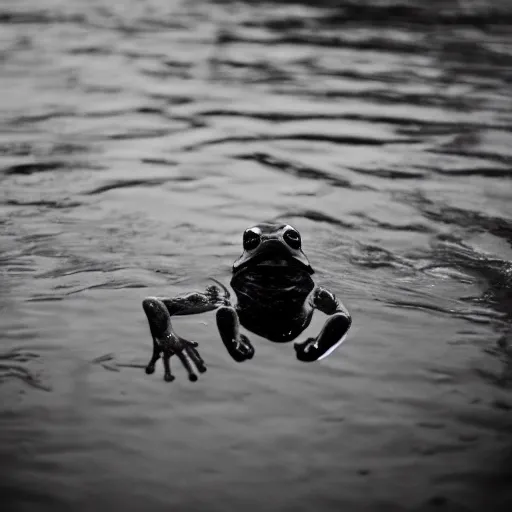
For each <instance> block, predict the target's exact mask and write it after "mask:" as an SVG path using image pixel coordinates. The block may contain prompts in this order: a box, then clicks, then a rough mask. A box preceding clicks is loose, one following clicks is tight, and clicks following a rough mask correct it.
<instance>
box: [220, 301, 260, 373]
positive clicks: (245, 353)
mask: <svg viewBox="0 0 512 512" xmlns="http://www.w3.org/2000/svg"><path fill="white" fill-rule="evenodd" d="M217 327H218V329H219V333H220V337H221V339H222V342H223V343H224V345H225V347H226V349H227V351H228V353H229V355H230V356H231V357H232V358H233V359H234V360H235V361H236V362H237V363H241V362H243V361H246V360H247V359H252V357H253V356H254V347H253V346H252V345H251V342H250V341H249V339H248V338H247V336H245V335H244V334H241V333H240V323H239V320H238V314H237V312H236V311H235V308H233V307H231V306H223V307H220V308H219V309H218V310H217Z"/></svg>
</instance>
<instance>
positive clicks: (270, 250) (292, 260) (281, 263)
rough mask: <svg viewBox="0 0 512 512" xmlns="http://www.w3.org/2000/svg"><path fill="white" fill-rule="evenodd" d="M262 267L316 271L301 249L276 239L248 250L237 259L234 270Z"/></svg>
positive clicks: (311, 272)
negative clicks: (293, 247)
mask: <svg viewBox="0 0 512 512" xmlns="http://www.w3.org/2000/svg"><path fill="white" fill-rule="evenodd" d="M249 267H250V268H261V269H269V270H271V269H285V268H286V269H288V268H296V269H298V270H303V271H306V272H308V273H309V274H313V273H314V271H313V269H312V268H311V265H310V264H309V261H308V259H307V258H306V256H305V255H304V253H303V252H302V251H301V250H300V249H299V250H296V249H291V248H289V247H288V246H286V245H285V244H283V243H280V242H279V241H276V240H268V241H265V242H263V244H262V245H261V246H259V247H258V248H256V249H255V250H253V251H250V252H248V251H246V252H244V254H242V256H241V257H240V258H239V259H238V260H237V261H235V264H234V265H233V271H234V272H239V271H241V270H243V269H245V268H249Z"/></svg>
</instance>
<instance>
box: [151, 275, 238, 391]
mask: <svg viewBox="0 0 512 512" xmlns="http://www.w3.org/2000/svg"><path fill="white" fill-rule="evenodd" d="M219 284H220V283H219ZM221 286H222V285H221ZM227 304H230V302H229V292H228V291H227V290H226V288H224V287H223V286H222V287H219V286H216V285H212V286H208V287H207V288H206V291H205V292H204V293H201V292H193V293H188V294H185V295H179V296H177V297H174V298H159V297H148V298H146V299H144V300H143V302H142V307H143V309H144V312H145V313H146V316H147V318H148V322H149V328H150V331H151V336H152V338H153V354H152V356H151V359H150V361H149V363H148V365H147V366H146V373H148V374H150V373H153V372H154V371H155V363H156V362H157V361H158V359H160V356H162V360H163V364H164V379H165V380H166V381H168V382H170V381H172V380H174V376H173V375H172V373H171V368H170V358H171V356H173V355H176V357H178V359H180V361H181V363H182V364H183V366H184V367H185V369H186V370H187V372H188V376H189V379H190V380H191V381H196V380H197V375H196V374H195V372H194V369H193V366H192V363H193V364H194V365H195V366H196V368H197V370H198V371H199V372H200V373H204V372H205V371H206V365H205V364H204V361H203V359H202V358H201V356H200V355H199V352H198V351H197V348H196V347H197V343H195V342H191V341H188V340H186V339H184V338H182V337H180V336H178V335H177V334H176V333H175V332H174V330H173V328H172V324H171V316H173V315H193V314H197V313H205V312H207V311H212V310H214V309H217V308H218V307H219V306H224V305H227Z"/></svg>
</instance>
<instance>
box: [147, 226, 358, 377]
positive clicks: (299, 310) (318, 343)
mask: <svg viewBox="0 0 512 512" xmlns="http://www.w3.org/2000/svg"><path fill="white" fill-rule="evenodd" d="M313 273H314V271H313V269H312V268H311V265H310V264H309V261H308V259H307V257H306V256H305V254H304V253H303V252H302V242H301V237H300V234H299V232H298V231H297V230H296V229H295V228H293V227H292V226H290V225H288V224H271V223H263V224H258V225H256V226H253V227H251V228H249V229H247V230H245V232H244V235H243V253H242V255H241V256H240V257H239V258H238V259H237V260H236V261H235V263H234V264H233V277H232V279H231V287H232V288H233V290H234V291H235V294H236V299H237V301H236V304H235V305H232V303H231V297H230V294H229V292H228V290H227V289H226V288H225V287H224V286H223V285H222V284H221V283H219V282H218V281H216V280H214V279H212V280H213V281H215V283H216V284H214V285H211V286H208V287H207V288H206V290H205V291H204V292H192V293H188V294H185V295H179V296H176V297H174V298H157V297H148V298H146V299H144V301H143V303H142V305H143V308H144V311H145V313H146V315H147V318H148V321H149V327H150V331H151V335H152V337H153V355H152V357H151V360H150V361H149V363H148V365H147V367H146V373H148V374H150V373H153V372H154V371H155V363H156V362H157V361H158V359H160V356H162V360H163V364H164V379H165V380H166V381H168V382H170V381H172V380H174V376H173V375H172V373H171V370H170V364H169V360H170V357H171V356H173V355H176V357H178V358H179V359H180V361H181V363H182V364H183V366H184V367H185V369H186V370H187V372H188V375H189V379H190V380H191V381H196V380H197V375H196V373H195V371H194V369H193V365H194V366H195V367H196V368H197V371H198V372H199V373H203V372H205V371H206V366H205V363H204V361H203V359H202V357H201V356H200V354H199V352H198V350H197V346H198V345H197V343H195V342H191V341H188V340H186V339H184V338H182V337H181V336H179V335H177V334H176V333H175V332H174V330H173V328H172V325H171V317H172V316H173V315H193V314H196V313H204V312H207V311H212V310H217V312H216V317H217V327H218V330H219V333H220V337H221V339H222V341H223V343H224V345H225V347H226V349H227V351H228V353H229V354H230V355H231V357H232V358H233V359H234V360H235V361H237V362H243V361H246V360H247V359H251V358H252V357H253V355H254V348H253V346H252V344H251V342H250V341H249V339H248V338H247V336H245V335H244V334H242V333H241V332H240V326H243V327H245V328H246V329H247V330H249V331H251V332H253V333H254V334H257V335H259V336H262V337H264V338H267V339H268V340H270V341H273V342H277V343H285V342H289V341H292V340H294V339H295V338H297V337H298V336H299V335H300V334H301V333H302V332H303V331H304V330H305V329H306V328H307V327H308V325H309V323H310V321H311V318H312V316H313V312H314V310H315V309H318V310H320V311H322V312H323V313H325V314H327V315H329V317H328V318H327V320H326V322H325V324H324V326H323V328H322V330H321V332H320V334H319V335H318V336H317V337H316V338H308V339H307V340H305V341H303V342H300V343H295V344H294V347H295V351H296V356H297V359H299V360H300V361H304V362H312V361H318V360H320V359H323V358H324V357H326V356H328V355H329V354H330V353H331V352H332V351H333V350H334V349H336V347H338V346H339V345H340V344H341V343H342V342H343V340H344V339H345V336H346V334H347V332H348V330H349V328H350V325H351V322H352V319H351V316H350V314H349V312H348V311H347V310H346V309H345V307H344V306H343V305H342V304H341V303H340V302H339V301H338V300H337V299H336V297H335V296H334V294H332V293H331V292H329V291H328V290H326V289H325V288H322V287H320V286H317V285H315V283H314V281H313V279H312V278H311V275H312V274H313Z"/></svg>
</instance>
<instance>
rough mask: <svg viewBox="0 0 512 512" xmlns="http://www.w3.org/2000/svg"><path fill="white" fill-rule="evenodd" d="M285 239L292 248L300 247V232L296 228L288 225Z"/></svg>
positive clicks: (284, 235)
mask: <svg viewBox="0 0 512 512" xmlns="http://www.w3.org/2000/svg"><path fill="white" fill-rule="evenodd" d="M283 238H284V241H285V242H286V243H287V244H288V245H289V246H290V247H291V248H292V249H300V244H301V240H300V234H299V232H298V231H297V230H296V229H293V228H292V227H291V226H288V229H287V230H286V231H285V232H284V234H283Z"/></svg>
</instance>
